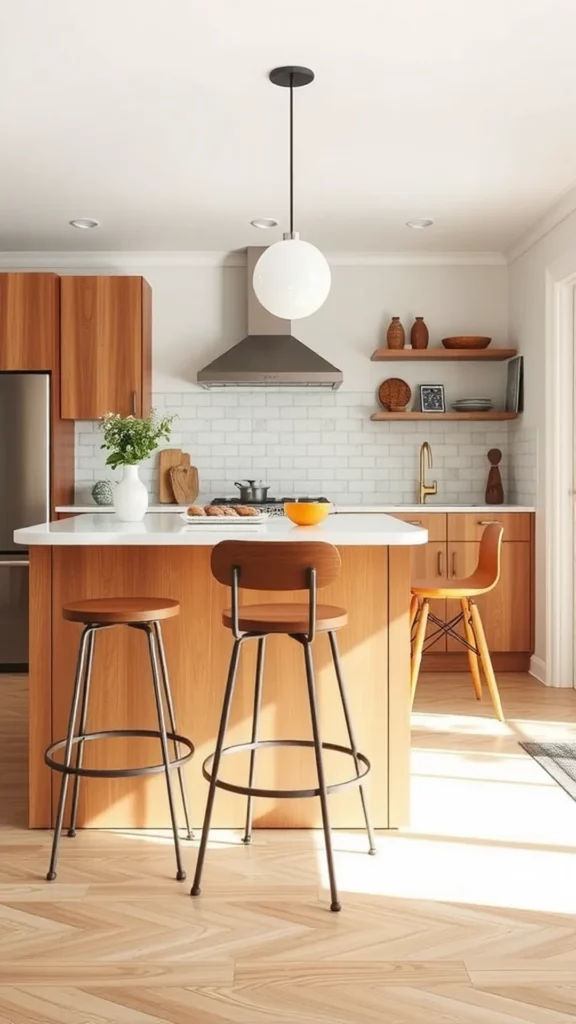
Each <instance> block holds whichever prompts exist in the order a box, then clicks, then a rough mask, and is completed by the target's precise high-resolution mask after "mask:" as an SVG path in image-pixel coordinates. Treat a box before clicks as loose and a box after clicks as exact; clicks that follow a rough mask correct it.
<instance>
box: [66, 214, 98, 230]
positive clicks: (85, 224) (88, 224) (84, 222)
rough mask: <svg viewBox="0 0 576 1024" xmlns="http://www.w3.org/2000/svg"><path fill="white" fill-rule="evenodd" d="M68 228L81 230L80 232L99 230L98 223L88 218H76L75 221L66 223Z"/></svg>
mask: <svg viewBox="0 0 576 1024" xmlns="http://www.w3.org/2000/svg"><path fill="white" fill-rule="evenodd" d="M68 223H69V224H70V227H72V228H81V230H82V231H89V230H90V228H99V227H100V221H99V220H92V219H91V218H90V217H78V218H77V219H76V220H70V221H68Z"/></svg>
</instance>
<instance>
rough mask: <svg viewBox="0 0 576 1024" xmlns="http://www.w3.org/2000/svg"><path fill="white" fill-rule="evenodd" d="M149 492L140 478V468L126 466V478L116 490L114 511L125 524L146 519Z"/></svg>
mask: <svg viewBox="0 0 576 1024" xmlns="http://www.w3.org/2000/svg"><path fill="white" fill-rule="evenodd" d="M147 508H148V491H147V490H146V488H145V486H144V484H143V483H142V481H141V480H140V478H139V476H138V466H124V478H123V479H122V480H121V482H120V483H119V484H118V486H117V487H116V488H115V490H114V511H115V512H116V515H117V516H118V519H121V520H122V522H123V523H137V522H139V521H140V520H141V519H144V516H145V515H146V509H147Z"/></svg>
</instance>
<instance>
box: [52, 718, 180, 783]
mask: <svg viewBox="0 0 576 1024" xmlns="http://www.w3.org/2000/svg"><path fill="white" fill-rule="evenodd" d="M120 737H142V738H149V739H157V740H159V739H161V733H160V732H159V731H158V730H157V729H105V730H104V731H103V732H87V733H84V735H83V736H74V738H73V740H72V746H73V747H74V746H76V745H77V744H78V743H81V742H82V741H85V742H86V743H88V742H89V741H91V740H107V739H116V738H120ZM166 738H167V739H168V740H170V741H171V742H174V743H178V744H181V745H182V746H183V747H185V748H186V751H187V753H186V754H183V755H182V757H175V758H174V759H173V760H171V761H170V764H169V769H170V771H172V770H173V769H174V768H180V767H181V765H183V764H186V762H187V761H189V760H190V758H191V757H192V756H193V754H194V745H193V743H192V742H191V741H190V740H189V739H188V738H187V737H186V736H178V735H177V734H176V733H173V732H167V733H166ZM67 742H68V741H67V740H58V742H57V743H53V744H52V745H51V746H50V747H48V749H47V751H46V753H45V754H44V761H45V763H46V764H47V765H48V767H49V768H53V769H54V771H56V772H61V773H62V774H63V775H82V776H85V777H87V778H90V779H129V778H132V777H137V776H139V775H157V774H159V773H160V772H164V771H165V770H166V769H165V767H164V765H163V764H153V765H144V766H142V767H140V768H77V767H76V765H73V764H70V765H68V767H67V766H66V765H65V764H62V762H61V761H55V760H54V758H53V756H52V755H53V754H55V753H56V751H57V750H64V749H65V747H66V744H67Z"/></svg>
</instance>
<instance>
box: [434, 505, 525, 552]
mask: <svg viewBox="0 0 576 1024" xmlns="http://www.w3.org/2000/svg"><path fill="white" fill-rule="evenodd" d="M532 515H533V514H532V513H531V512H498V510H497V507H496V509H494V511H493V510H492V509H490V511H489V512H451V513H449V515H448V542H449V543H451V542H452V541H454V542H458V541H475V540H480V538H481V536H482V534H483V533H484V530H485V528H486V527H487V526H488V524H489V523H500V525H501V526H503V527H504V538H503V539H504V541H505V542H506V541H509V540H530V537H531V533H532Z"/></svg>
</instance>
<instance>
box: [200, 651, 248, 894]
mask: <svg viewBox="0 0 576 1024" xmlns="http://www.w3.org/2000/svg"><path fill="white" fill-rule="evenodd" d="M241 644H242V641H241V640H235V641H234V647H233V648H232V657H231V658H230V668H229V669H228V679H227V681H226V690H225V692H224V700H223V703H222V714H221V715H220V725H219V727H218V738H217V740H216V750H215V752H214V760H213V762H212V777H211V779H210V786H209V789H208V799H207V801H206V810H205V812H204V824H203V825H202V838H201V840H200V848H199V850H198V860H197V861H196V871H195V873H194V882H193V883H192V888H191V889H190V895H191V896H199V895H200V893H201V891H202V890H201V888H200V882H201V881H202V871H203V869H204V858H205V856H206V847H207V845H208V833H209V831H210V821H211V819H212V810H213V807H214V798H215V796H216V782H217V779H218V772H219V770H220V759H221V757H222V748H223V746H224V739H225V736H226V729H227V727H228V719H229V718H230V708H231V706H232V697H233V696H234V686H235V684H236V673H237V671H238V660H239V657H240V647H241Z"/></svg>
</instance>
